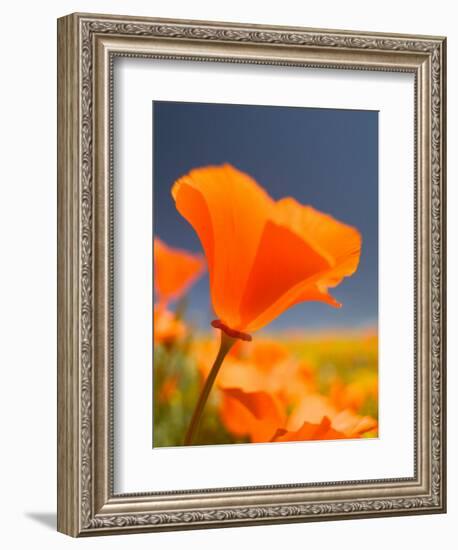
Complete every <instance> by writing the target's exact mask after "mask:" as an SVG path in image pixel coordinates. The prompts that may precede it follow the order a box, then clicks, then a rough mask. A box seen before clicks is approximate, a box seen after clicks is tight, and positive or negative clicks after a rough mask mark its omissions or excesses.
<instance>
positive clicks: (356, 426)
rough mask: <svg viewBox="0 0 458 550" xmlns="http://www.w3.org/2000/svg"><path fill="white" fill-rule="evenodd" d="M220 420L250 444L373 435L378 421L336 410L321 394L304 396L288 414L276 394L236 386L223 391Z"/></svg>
mask: <svg viewBox="0 0 458 550" xmlns="http://www.w3.org/2000/svg"><path fill="white" fill-rule="evenodd" d="M222 393H223V401H222V406H221V420H222V421H223V423H224V424H225V426H226V428H227V429H228V430H229V431H230V432H232V433H233V434H234V435H236V436H238V437H243V436H248V437H249V438H250V440H251V442H253V443H262V442H269V441H272V442H273V441H283V442H285V441H306V440H318V439H319V440H325V439H353V438H359V437H362V436H364V435H366V436H367V435H370V436H371V437H375V436H376V434H377V431H376V428H377V421H376V420H374V419H373V418H371V417H368V416H364V417H361V416H358V415H357V414H355V413H353V412H352V411H349V410H344V411H337V410H336V409H335V408H334V407H333V406H332V405H331V404H330V403H329V401H328V400H327V399H326V398H325V397H324V396H321V395H318V394H316V395H308V396H305V397H304V398H303V400H302V402H301V404H300V405H299V406H298V407H297V408H296V409H295V410H294V411H293V412H292V414H291V415H289V416H288V415H287V414H286V411H285V409H284V408H283V407H282V405H281V403H280V401H279V400H278V399H277V398H276V396H275V395H272V394H269V393H267V392H263V391H258V392H246V391H243V390H241V389H239V388H226V389H223V390H222Z"/></svg>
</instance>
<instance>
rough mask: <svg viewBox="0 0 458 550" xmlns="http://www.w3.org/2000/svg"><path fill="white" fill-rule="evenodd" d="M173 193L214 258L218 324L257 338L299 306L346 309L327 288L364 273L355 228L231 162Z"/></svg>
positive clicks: (199, 172)
mask: <svg viewBox="0 0 458 550" xmlns="http://www.w3.org/2000/svg"><path fill="white" fill-rule="evenodd" d="M172 195H173V197H174V199H175V203H176V207H177V209H178V211H179V212H180V213H181V215H182V216H183V217H184V218H185V219H186V220H187V221H188V222H189V223H190V224H191V225H192V227H193V228H194V230H195V231H196V233H197V235H198V236H199V238H200V241H201V243H202V247H203V249H204V252H205V256H206V258H207V264H208V269H209V275H210V291H211V298H212V303H213V308H214V310H215V313H216V314H217V315H218V316H219V320H218V321H217V322H215V325H214V326H217V327H218V328H221V329H222V330H224V331H225V332H227V333H228V334H229V335H230V336H237V337H245V338H250V337H249V336H248V335H247V334H246V333H249V332H252V331H255V330H258V329H259V328H261V327H263V326H265V325H267V324H268V323H270V322H271V321H272V320H273V319H275V318H276V317H277V316H278V315H280V314H281V313H282V312H283V311H285V310H286V309H287V308H289V307H291V306H293V305H294V304H297V303H298V302H303V301H309V300H314V301H322V302H326V303H328V304H330V305H332V306H335V307H339V306H340V304H339V303H338V302H337V301H336V300H335V299H334V298H333V297H332V296H331V295H330V294H329V293H328V289H329V288H332V287H335V286H336V285H338V284H339V283H340V282H341V281H342V279H343V278H344V277H345V276H349V275H352V274H353V273H354V272H355V271H356V269H357V266H358V263H359V256H360V250H361V235H360V233H359V232H358V231H357V230H356V229H354V228H353V227H350V226H348V225H345V224H343V223H341V222H339V221H337V220H335V219H334V218H333V217H331V216H329V215H327V214H323V213H321V212H319V211H317V210H315V209H314V208H312V207H311V206H303V205H301V204H299V203H298V202H297V201H296V200H294V199H293V198H284V199H281V200H279V201H274V200H273V199H272V198H271V197H270V196H269V195H268V194H267V193H266V192H265V191H264V190H263V189H262V187H261V186H260V185H258V183H257V182H256V181H255V180H254V179H252V178H251V177H250V176H249V175H248V174H245V173H243V172H241V171H239V170H237V169H236V168H234V167H232V166H231V165H229V164H225V165H222V166H207V167H203V168H198V169H194V170H191V171H190V172H189V173H188V174H187V175H185V176H183V177H182V178H180V179H178V180H177V181H176V182H175V184H174V186H173V188H172Z"/></svg>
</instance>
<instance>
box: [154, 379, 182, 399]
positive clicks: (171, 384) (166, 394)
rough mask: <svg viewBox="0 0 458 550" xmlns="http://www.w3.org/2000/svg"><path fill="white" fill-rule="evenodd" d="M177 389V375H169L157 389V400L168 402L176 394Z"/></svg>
mask: <svg viewBox="0 0 458 550" xmlns="http://www.w3.org/2000/svg"><path fill="white" fill-rule="evenodd" d="M177 390H178V377H177V376H176V375H174V376H169V377H168V378H167V379H166V380H165V381H164V383H163V384H162V386H161V388H160V390H159V401H160V402H161V403H168V402H169V401H170V400H171V399H173V397H174V396H175V395H176V393H177Z"/></svg>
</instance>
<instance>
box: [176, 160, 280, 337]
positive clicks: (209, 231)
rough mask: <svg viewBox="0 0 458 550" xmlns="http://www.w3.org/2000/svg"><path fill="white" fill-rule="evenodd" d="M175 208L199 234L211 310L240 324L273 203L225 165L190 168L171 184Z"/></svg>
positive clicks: (226, 320)
mask: <svg viewBox="0 0 458 550" xmlns="http://www.w3.org/2000/svg"><path fill="white" fill-rule="evenodd" d="M172 195H173V197H174V199H175V202H176V207H177V209H178V211H179V212H180V213H181V215H182V216H183V217H184V218H186V220H188V222H189V223H190V224H191V225H192V226H193V228H194V230H195V231H196V233H197V235H198V236H199V238H200V240H201V243H202V246H203V248H204V252H205V255H206V257H207V262H208V267H209V273H210V290H211V296H212V303H213V308H214V310H215V313H216V314H217V315H218V317H219V318H220V319H221V321H223V322H224V323H225V324H226V325H227V326H229V327H231V328H236V327H237V326H238V325H239V324H240V323H239V317H240V314H239V305H240V301H241V298H242V294H243V291H244V289H245V286H246V282H247V279H248V277H249V274H250V272H251V268H252V265H253V262H254V259H255V257H256V253H257V250H258V245H259V241H260V238H261V235H262V232H263V229H264V226H265V223H266V220H267V219H268V218H269V217H270V216H271V215H272V212H273V208H274V204H275V203H274V201H273V200H272V199H271V198H270V197H269V195H268V194H267V193H266V192H265V191H264V190H263V189H262V188H261V187H260V186H259V185H258V184H257V183H256V181H255V180H253V179H252V178H251V177H250V176H248V175H247V174H244V173H243V172H240V171H239V170H237V169H236V168H234V167H232V166H231V165H229V164H225V165H223V166H207V167H204V168H198V169H195V170H191V171H190V172H189V174H187V175H186V176H184V177H182V178H180V179H179V180H177V181H176V182H175V184H174V186H173V188H172Z"/></svg>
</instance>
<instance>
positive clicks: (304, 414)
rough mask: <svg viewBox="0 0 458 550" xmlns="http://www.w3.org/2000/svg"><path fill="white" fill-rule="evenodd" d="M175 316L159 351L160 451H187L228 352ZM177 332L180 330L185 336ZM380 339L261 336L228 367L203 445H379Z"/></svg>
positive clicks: (366, 335)
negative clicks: (219, 360) (217, 366)
mask: <svg viewBox="0 0 458 550" xmlns="http://www.w3.org/2000/svg"><path fill="white" fill-rule="evenodd" d="M184 315H185V311H184V310H181V311H180V308H178V310H177V313H176V314H171V315H170V317H169V315H168V314H167V320H164V324H165V323H166V324H167V325H168V332H166V331H164V330H161V331H160V334H159V333H158V334H157V335H156V342H155V346H154V398H153V404H154V405H153V406H154V411H153V418H154V428H153V441H154V447H168V446H179V445H182V444H183V439H184V437H185V433H186V430H187V428H188V424H189V421H190V418H191V415H192V413H193V410H194V407H195V403H196V401H197V399H198V396H199V392H200V391H201V388H202V385H203V383H204V380H205V377H206V376H207V374H208V371H209V368H210V366H211V363H212V361H213V359H214V357H215V356H216V353H217V351H218V334H217V332H218V331H217V330H214V331H212V332H209V333H208V334H204V333H202V332H200V331H198V330H195V329H193V327H192V325H191V324H188V323H187V322H186V320H185V316H184ZM177 327H179V328H178V329H177ZM377 364H378V338H377V332H376V330H375V329H374V330H372V329H366V330H364V331H337V332H313V333H312V332H311V333H304V334H300V333H290V334H288V333H279V334H272V333H270V334H268V335H267V334H266V335H262V334H259V335H258V336H256V338H254V339H253V341H252V342H242V341H240V342H238V343H237V344H236V345H235V346H234V347H233V348H232V350H231V351H230V352H229V354H228V357H227V358H226V360H225V362H224V365H223V366H222V368H221V370H220V372H219V374H218V376H217V379H216V382H215V386H214V388H213V391H212V393H211V395H210V398H209V401H208V403H207V406H206V409H205V414H204V415H203V417H202V420H201V424H200V429H199V431H198V433H197V435H196V438H195V441H194V444H196V445H215V444H221V443H226V444H228V443H251V442H254V443H260V442H271V441H279V442H281V441H304V440H326V439H344V438H347V439H353V438H360V437H377V435H378V432H377V418H378V376H377V372H378V370H377Z"/></svg>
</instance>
